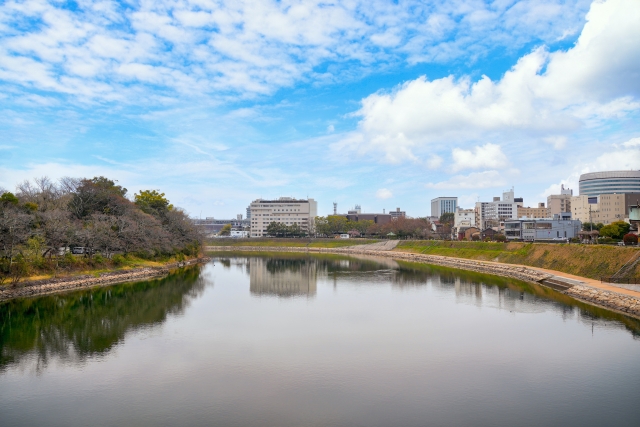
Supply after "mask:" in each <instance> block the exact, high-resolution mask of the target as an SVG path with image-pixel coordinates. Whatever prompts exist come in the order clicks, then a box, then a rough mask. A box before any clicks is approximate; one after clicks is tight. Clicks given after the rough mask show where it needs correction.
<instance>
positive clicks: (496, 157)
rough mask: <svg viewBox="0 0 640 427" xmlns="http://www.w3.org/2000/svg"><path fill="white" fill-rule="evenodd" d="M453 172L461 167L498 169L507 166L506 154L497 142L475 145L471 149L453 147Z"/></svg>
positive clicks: (461, 168)
mask: <svg viewBox="0 0 640 427" xmlns="http://www.w3.org/2000/svg"><path fill="white" fill-rule="evenodd" d="M452 157H453V168H452V170H453V172H459V171H461V170H463V169H500V168H504V167H506V166H508V164H509V161H508V160H507V156H505V155H504V153H503V152H502V148H500V146H499V145H497V144H491V143H488V144H485V145H482V146H479V147H478V146H476V147H474V148H473V150H463V149H461V148H454V149H453V151H452Z"/></svg>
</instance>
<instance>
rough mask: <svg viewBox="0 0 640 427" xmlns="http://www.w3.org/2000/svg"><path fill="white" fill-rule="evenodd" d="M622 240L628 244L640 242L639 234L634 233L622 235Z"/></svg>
mask: <svg viewBox="0 0 640 427" xmlns="http://www.w3.org/2000/svg"><path fill="white" fill-rule="evenodd" d="M622 241H623V242H624V244H625V245H627V246H631V245H637V244H638V235H637V234H632V233H627V234H625V235H624V236H623V237H622Z"/></svg>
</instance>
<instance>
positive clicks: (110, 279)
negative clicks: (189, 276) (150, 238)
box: [0, 257, 210, 301]
mask: <svg viewBox="0 0 640 427" xmlns="http://www.w3.org/2000/svg"><path fill="white" fill-rule="evenodd" d="M209 259H210V258H208V257H202V258H195V259H191V260H187V261H182V262H174V263H171V264H166V265H164V266H162V267H145V268H136V269H132V270H121V271H111V272H107V273H101V274H100V275H99V276H98V277H96V276H92V275H83V276H72V277H60V278H55V279H44V280H37V281H32V282H24V283H20V284H19V285H17V286H5V287H0V301H4V300H9V299H13V298H24V297H31V296H37V295H45V294H51V293H57V292H64V291H71V290H77V289H84V288H91V287H95V286H107V285H114V284H116V283H124V282H132V281H139V280H145V279H149V278H152V277H162V276H166V275H167V274H169V272H170V271H171V270H172V269H175V268H180V267H186V266H189V265H195V264H200V263H203V262H207V261H209Z"/></svg>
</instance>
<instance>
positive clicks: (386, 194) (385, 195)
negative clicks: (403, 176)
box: [376, 188, 393, 200]
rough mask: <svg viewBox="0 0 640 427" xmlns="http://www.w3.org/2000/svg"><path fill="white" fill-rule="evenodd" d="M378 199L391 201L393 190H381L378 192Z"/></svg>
mask: <svg viewBox="0 0 640 427" xmlns="http://www.w3.org/2000/svg"><path fill="white" fill-rule="evenodd" d="M376 197H377V198H378V199H382V200H385V199H390V198H391V197H393V193H392V192H391V190H387V189H386V188H381V189H379V190H378V191H376Z"/></svg>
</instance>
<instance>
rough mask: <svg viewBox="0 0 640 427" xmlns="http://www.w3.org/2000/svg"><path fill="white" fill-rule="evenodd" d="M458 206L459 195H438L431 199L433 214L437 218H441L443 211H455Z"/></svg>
mask: <svg viewBox="0 0 640 427" xmlns="http://www.w3.org/2000/svg"><path fill="white" fill-rule="evenodd" d="M457 208H458V198H457V197H436V198H435V199H432V200H431V216H435V217H436V218H440V217H441V216H442V214H443V213H449V212H450V213H455V211H456V209H457Z"/></svg>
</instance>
